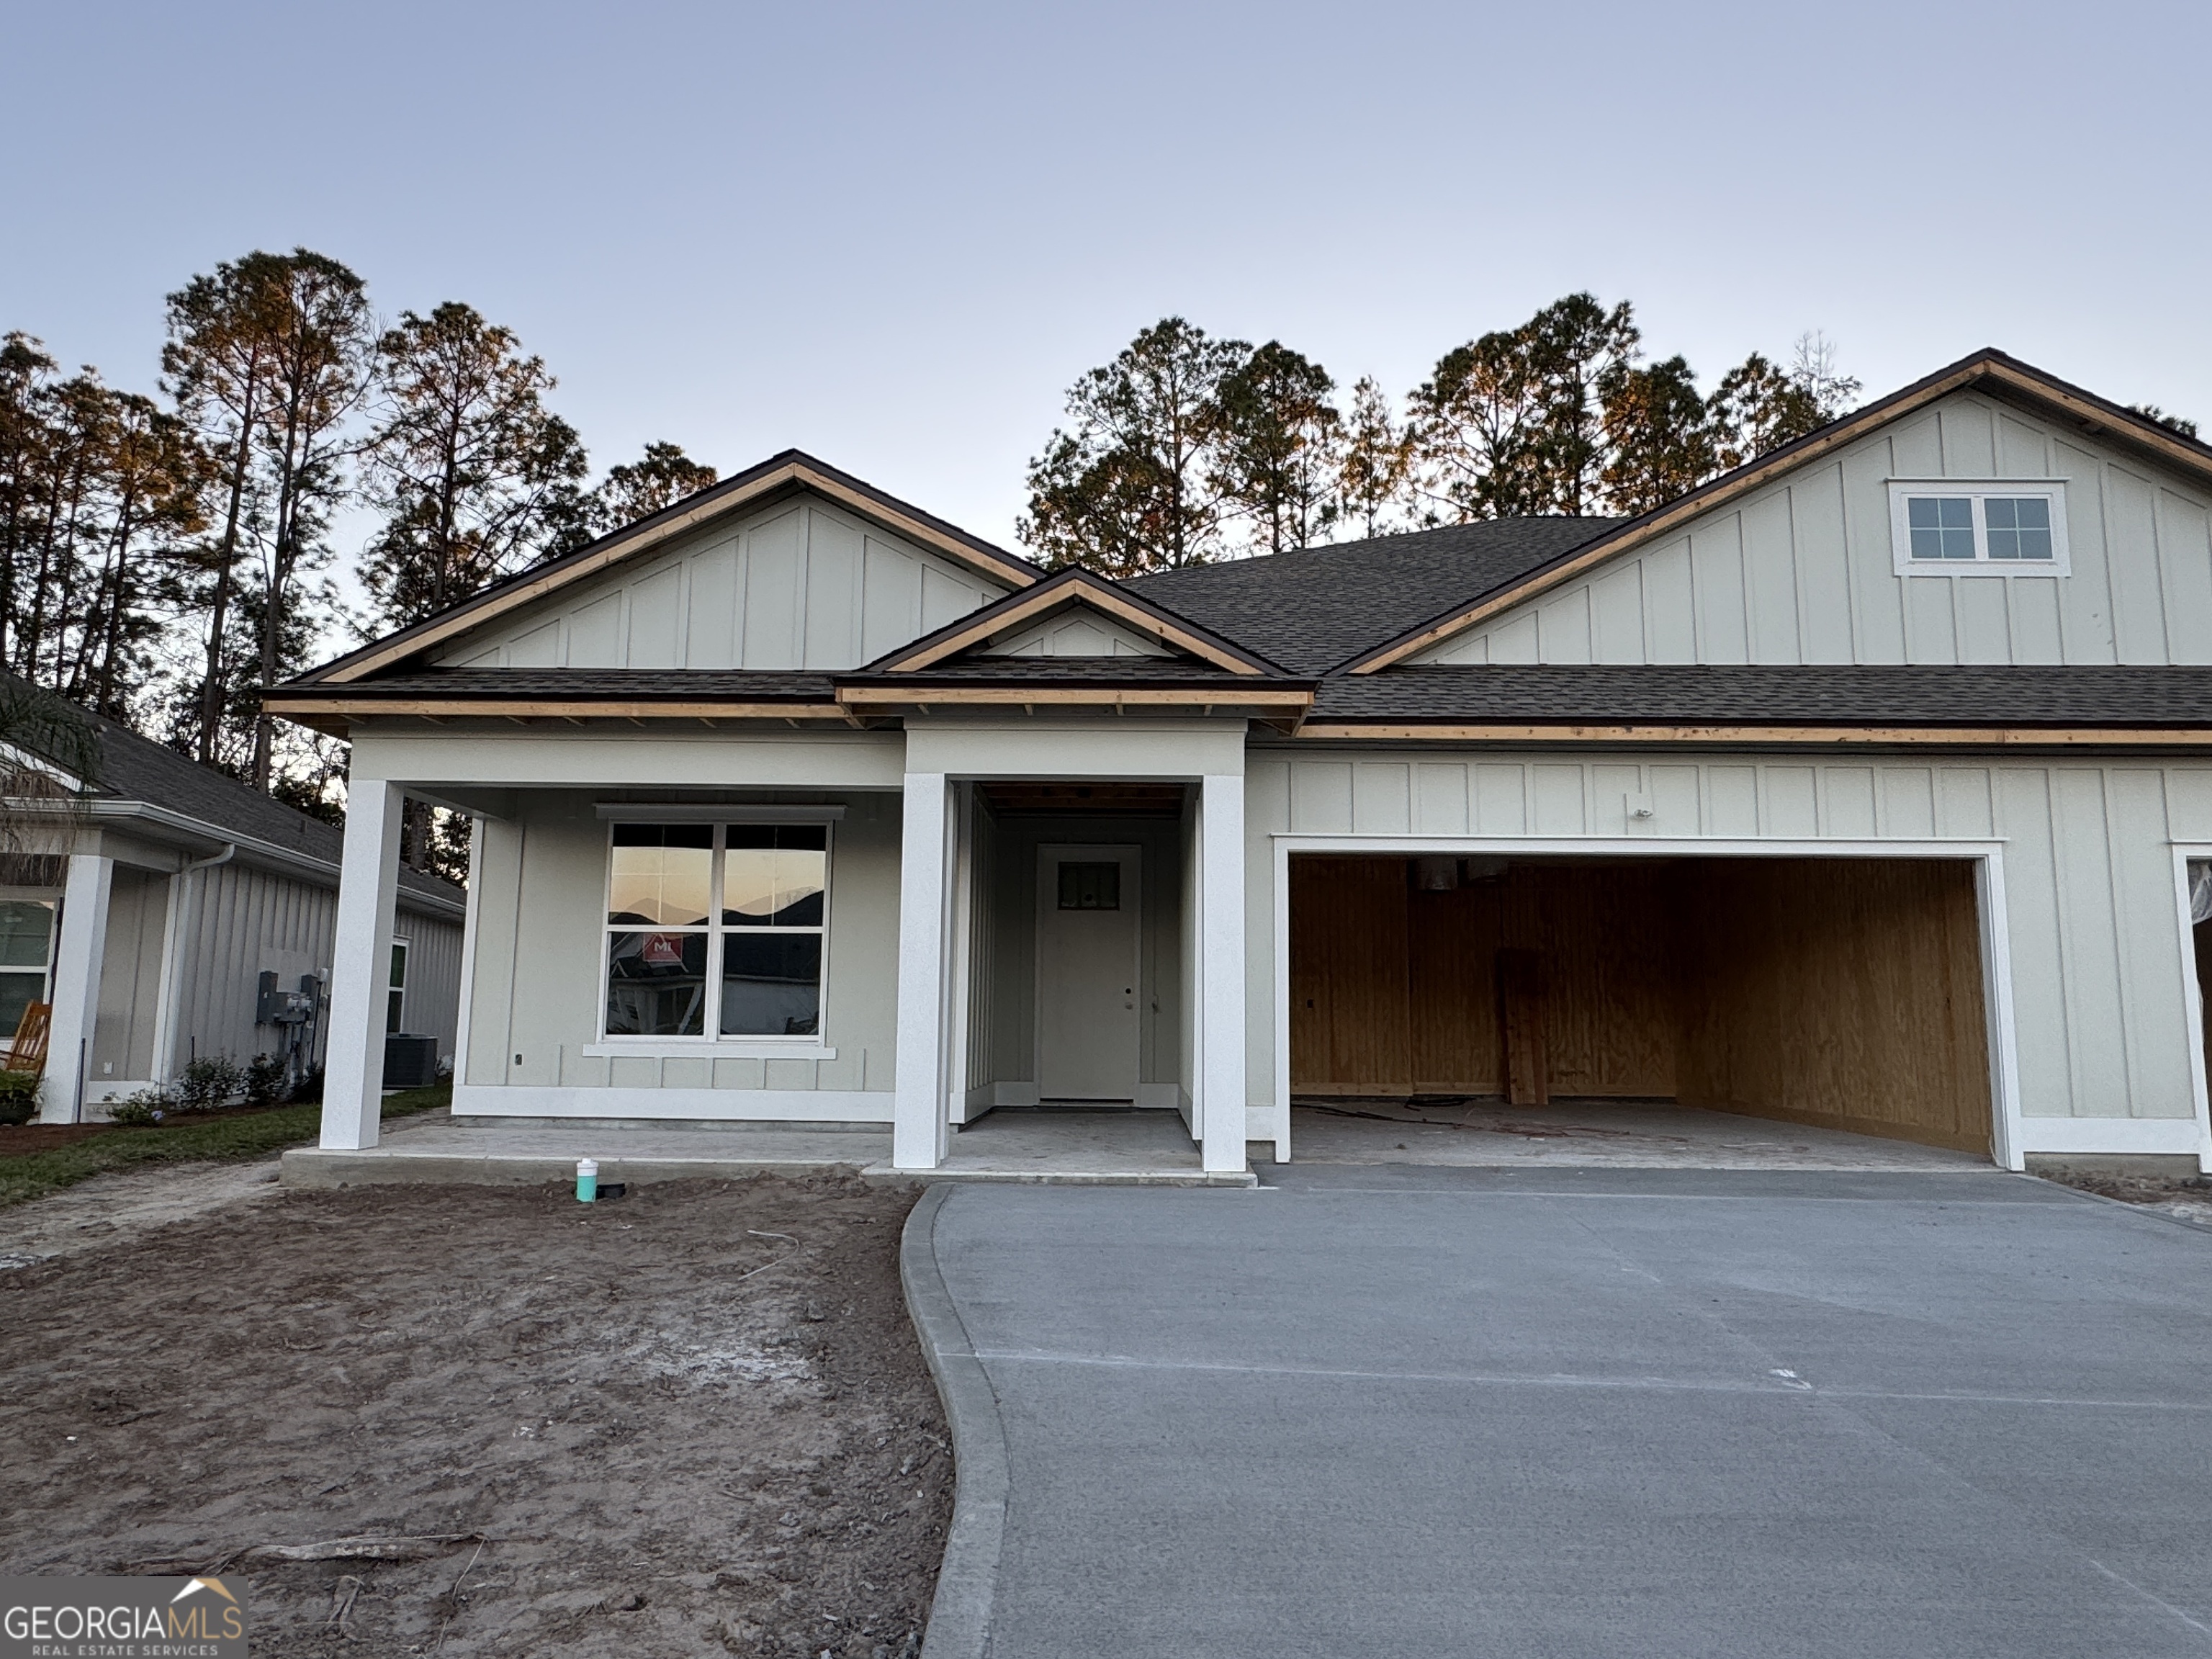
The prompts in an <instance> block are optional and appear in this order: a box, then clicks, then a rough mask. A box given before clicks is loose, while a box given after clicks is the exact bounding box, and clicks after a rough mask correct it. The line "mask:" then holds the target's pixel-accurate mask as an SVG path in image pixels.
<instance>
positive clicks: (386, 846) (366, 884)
mask: <svg viewBox="0 0 2212 1659" xmlns="http://www.w3.org/2000/svg"><path fill="white" fill-rule="evenodd" d="M402 799H403V793H402V791H401V789H400V787H399V786H398V784H396V783H391V782H387V781H385V780H384V779H382V778H356V779H355V780H353V781H351V782H350V783H349V785H348V786H347V789H346V823H345V854H344V862H343V865H342V866H341V867H340V869H339V872H338V921H337V939H336V942H335V943H334V944H333V945H331V1028H330V1038H329V1041H328V1042H327V1044H326V1045H325V1048H324V1060H323V1139H322V1144H323V1145H324V1146H330V1147H335V1148H338V1149H341V1150H346V1151H352V1150H356V1149H359V1148H361V1147H365V1146H375V1145H376V1136H377V1128H378V1123H379V1120H380V1117H381V1115H382V1106H383V1100H384V1018H385V1000H386V998H385V992H386V989H387V987H388V986H389V983H390V978H391V972H392V969H391V953H392V901H393V899H394V897H395V896H396V895H397V893H398V886H399V806H400V802H401V800H402Z"/></svg>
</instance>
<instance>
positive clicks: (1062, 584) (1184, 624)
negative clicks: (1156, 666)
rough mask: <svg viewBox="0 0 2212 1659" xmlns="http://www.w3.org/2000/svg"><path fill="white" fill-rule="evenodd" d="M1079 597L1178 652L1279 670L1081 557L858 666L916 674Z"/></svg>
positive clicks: (1276, 673)
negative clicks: (1078, 561)
mask: <svg viewBox="0 0 2212 1659" xmlns="http://www.w3.org/2000/svg"><path fill="white" fill-rule="evenodd" d="M1076 605H1080V606H1082V607H1084V608H1085V609H1088V610H1091V611H1096V612H1097V613H1098V614H1099V615H1101V616H1103V617H1108V618H1109V619H1110V620H1112V621H1114V622H1115V623H1120V624H1121V625H1122V626H1124V627H1127V628H1132V629H1135V630H1136V631H1137V632H1139V633H1141V634H1144V635H1148V636H1149V637H1151V638H1152V639H1154V640H1157V641H1159V642H1160V643H1161V644H1162V645H1164V646H1166V647H1168V648H1169V649H1170V650H1171V651H1173V652H1175V653H1177V654H1179V655H1182V656H1186V657H1195V658H1197V659H1199V660H1200V661H1202V662H1206V663H1210V664H1212V665H1213V666H1215V667H1217V668H1221V669H1225V670H1227V671H1229V672H1231V673H1232V674H1251V675H1262V676H1268V677H1280V676H1281V675H1282V674H1283V670H1282V669H1281V668H1279V667H1278V666H1277V665H1275V664H1274V663H1272V662H1270V661H1268V660H1267V658H1265V657H1263V656H1261V655H1260V654H1259V653H1257V652H1255V651H1252V650H1249V649H1247V648H1246V647H1243V646H1241V645H1238V644H1237V643H1236V642H1235V641H1232V640H1229V639H1226V638H1224V637H1223V636H1222V635H1218V634H1216V633H1214V632H1212V630H1211V629H1206V628H1205V627H1202V626H1200V624H1199V623H1194V622H1193V621H1191V620H1190V618H1188V617H1184V616H1182V615H1181V614H1179V613H1178V612H1176V611H1172V610H1170V608H1169V607H1167V606H1166V605H1161V604H1159V603H1158V601H1156V600H1153V599H1147V598H1146V597H1145V596H1144V595H1143V594H1141V593H1139V592H1136V591H1134V590H1133V588H1131V587H1129V586H1127V585H1126V584H1124V583H1121V582H1118V581H1116V580H1114V579H1113V578H1111V577H1109V576H1102V575H1100V574H1097V572H1096V571H1092V570H1085V569H1084V568H1082V567H1081V566H1079V565H1069V566H1066V567H1065V568H1061V569H1059V570H1056V571H1054V572H1053V574H1050V575H1049V576H1047V577H1045V578H1044V579H1043V580H1042V581H1039V582H1036V583H1034V584H1033V585H1031V586H1029V587H1027V588H1024V589H1022V590H1021V591H1019V592H1013V593H1009V594H1008V595H1006V598H1004V599H1000V600H999V601H998V602H997V603H995V604H993V605H985V606H984V607H983V608H982V609H981V610H980V611H969V613H968V614H967V615H966V616H964V617H960V618H958V619H957V621H954V622H951V623H946V624H945V626H944V627H943V628H940V629H938V630H937V631H936V632H935V633H933V634H925V635H922V637H921V638H920V639H918V640H914V641H909V642H908V643H907V644H905V645H902V646H901V647H898V649H897V650H896V651H893V652H891V653H889V654H888V655H885V656H883V657H879V658H878V659H876V660H875V661H873V662H872V663H869V664H868V665H866V666H865V667H864V668H863V669H862V670H861V672H862V673H866V674H913V673H919V672H921V671H923V670H925V669H928V668H932V667H934V666H936V665H939V664H940V663H943V662H945V660H946V659H949V658H951V657H956V656H958V655H960V654H961V653H963V652H967V651H970V650H973V649H975V647H979V646H981V645H983V644H985V643H987V641H990V640H992V639H993V638H994V637H996V636H997V635H1000V634H1003V633H1005V632H1006V631H1007V630H1008V629H1012V628H1016V627H1018V626H1020V625H1021V624H1022V623H1027V622H1032V621H1036V620H1039V619H1042V617H1046V616H1048V615H1050V614H1051V613H1053V612H1054V611H1062V610H1066V609H1067V608H1069V607H1071V606H1076Z"/></svg>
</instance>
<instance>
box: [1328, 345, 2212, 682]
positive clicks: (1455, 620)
mask: <svg viewBox="0 0 2212 1659" xmlns="http://www.w3.org/2000/svg"><path fill="white" fill-rule="evenodd" d="M1970 390H1988V391H1990V392H1994V393H1996V395H1997V396H1999V397H2001V398H2008V399H2012V400H2015V401H2018V402H2021V403H2025V404H2032V405H2033V406H2034V407H2035V408H2037V409H2038V410H2041V411H2043V412H2045V414H2048V415H2051V416H2056V417H2057V418H2059V419H2061V420H2063V421H2066V422H2069V423H2070V424H2072V425H2073V426H2075V428H2078V429H2081V430H2083V431H2087V432H2092V433H2095V434H2097V435H2100V436H2102V437H2106V438H2109V439H2113V440H2117V441H2120V442H2122V443H2124V444H2127V445H2129V446H2130V447H2133V448H2136V449H2137V450H2140V451H2142V452H2145V453H2149V454H2151V455H2153V456H2154V457H2156V458H2157V459H2160V460H2162V461H2164V462H2165V463H2166V465H2170V466H2172V467H2175V468H2177V469H2178V470H2179V471H2183V472H2185V473H2187V474H2189V475H2191V477H2195V478H2196V479H2197V481H2198V482H2199V483H2201V484H2203V485H2205V486H2207V487H2212V445H2208V444H2206V443H2204V442H2203V441H2199V440H2197V439H2195V438H2191V437H2187V436H2185V435H2183V434H2181V433H2179V432H2177V431H2175V430H2174V429H2173V428H2171V427H2168V426H2166V425H2165V424H2163V423H2162V422H2159V421H2156V420H2154V419H2153V418H2152V417H2150V416H2148V415H2145V414H2142V412H2141V411H2140V410H2133V409H2129V408H2125V407H2124V406H2123V405H2121V404H2116V403H2113V402H2112V401H2111V400H2110V399H2108V398H2100V397H2099V396H2098V395H2097V394H2096V393H2095V392H2089V391H2087V390H2085V389H2084V388H2082V387H2081V386H2075V385H2074V384H2073V383H2072V382H2071V381H2069V380H2060V379H2059V378H2058V377H2057V375H2055V374H2051V373H2050V372H2049V371H2048V370H2045V369H2041V368H2036V367H2035V366H2034V365H2033V364H2032V363H2028V362H2022V361H2021V359H2020V358H2017V357H2015V356H2011V355H2010V354H2009V353H2008V352H2005V351H2002V350H2000V349H1998V348H1997V347H1996V346H1984V347H1982V348H1980V349H1978V350H1976V351H1972V352H1970V353H1968V354H1967V355H1966V356H1964V357H1961V358H1960V359H1959V360H1958V361H1957V362H1953V363H1948V364H1947V365H1945V366H1944V367H1943V368H1939V369H1937V370H1936V372H1935V373H1934V374H1929V375H1925V376H1923V378H1922V379H1920V380H1915V381H1913V382H1912V383H1911V385H1910V386H1902V387H1899V389H1898V390H1897V391H1895V392H1891V393H1889V394H1888V395H1887V397H1883V398H1876V399H1875V401H1874V402H1872V403H1870V404H1866V405H1864V406H1863V407H1862V408H1859V409H1855V410H1851V411H1850V413H1849V414H1846V415H1842V416H1838V417H1837V418H1836V419H1835V420H1832V421H1831V422H1828V423H1827V424H1826V426H1823V427H1819V428H1815V429H1814V430H1813V431H1811V432H1808V433H1807V434H1805V435H1803V436H1802V437H1800V438H1796V439H1793V440H1791V441H1790V442H1789V443H1786V444H1784V445H1783V446H1781V447H1779V448H1778V449H1772V450H1769V451H1768V452H1767V453H1765V454H1764V455H1758V456H1754V457H1753V458H1752V459H1750V460H1749V461H1747V462H1746V463H1745V464H1744V465H1741V466H1740V467H1737V468H1735V470H1734V471H1729V472H1723V473H1722V474H1721V475H1720V476H1719V477H1716V478H1712V479H1709V480H1708V481H1707V482H1705V483H1702V484H1700V485H1699V486H1698V487H1697V488H1696V489H1692V490H1691V491H1690V492H1689V493H1688V494H1686V495H1680V496H1677V497H1676V498H1675V499H1674V500H1673V501H1668V502H1666V503H1664V504H1663V505H1662V506H1660V507H1655V508H1653V509H1652V510H1651V511H1650V512H1649V513H1644V514H1642V515H1641V516H1640V517H1638V518H1633V519H1629V520H1622V521H1618V522H1616V523H1615V525H1614V526H1613V527H1612V528H1611V529H1609V530H1607V531H1606V532H1604V533H1602V534H1601V535H1597V536H1595V537H1594V538H1591V539H1589V540H1588V541H1585V542H1583V544H1581V545H1579V546H1577V547H1573V548H1570V549H1566V550H1563V551H1562V552H1561V553H1560V554H1559V556H1556V557H1554V558H1553V559H1551V560H1549V561H1547V562H1546V563H1544V564H1542V565H1540V566H1537V567H1535V568H1532V569H1530V570H1528V571H1527V572H1525V573H1523V574H1521V575H1519V576H1516V578H1515V579H1514V580H1511V581H1510V582H1507V583H1505V584H1504V585H1503V586H1498V587H1496V588H1493V589H1492V591H1490V592H1487V593H1485V594H1482V595H1480V597H1479V598H1477V599H1474V600H1473V601H1471V602H1469V603H1468V604H1465V605H1458V606H1455V607H1454V608H1453V609H1452V610H1450V611H1444V612H1442V613H1440V614H1438V615H1436V616H1434V617H1431V618H1430V619H1429V620H1428V621H1426V622H1424V623H1419V624H1417V625H1416V626H1414V627H1413V628H1411V629H1407V630H1406V631H1405V632H1404V633H1401V634H1400V635H1397V636H1396V637H1395V638H1394V639H1391V640H1387V641H1384V642H1383V643H1382V644H1381V645H1378V646H1376V647H1374V648H1373V649H1371V650H1370V651H1367V652H1365V653H1362V654H1361V655H1360V656H1358V657H1356V658H1354V659H1352V660H1350V661H1348V662H1346V664H1345V665H1344V671H1346V672H1347V673H1352V674H1371V673H1373V672H1374V671H1376V670H1377V669H1381V668H1387V667H1389V666H1390V665H1392V664H1394V663H1399V662H1403V661H1404V660H1405V659H1407V658H1408V657H1410V656H1412V655H1413V654H1414V653H1417V652H1419V651H1422V650H1424V649H1426V648H1427V647H1430V646H1431V645H1434V644H1436V643H1437V642H1438V641H1443V640H1445V639H1448V638H1449V637H1450V636H1451V635H1455V634H1457V633H1460V632H1462V631H1463V630H1465V629H1468V628H1471V627H1473V626H1474V625H1475V624H1476V623H1479V622H1482V621H1485V620H1487V619H1488V618H1489V617H1492V616H1495V615H1496V614H1497V613H1498V611H1502V610H1504V609H1505V608H1506V607H1507V606H1508V605H1519V604H1521V603H1522V602H1523V601H1525V600H1528V599H1534V597H1536V596H1537V595H1538V594H1540V593H1543V592H1548V591H1549V590H1550V589H1552V588H1553V587H1556V586H1559V584H1560V583H1562V582H1565V581H1568V580H1572V579H1573V578H1574V577H1576V576H1577V575H1580V574H1582V573H1583V572H1584V571H1586V570H1588V569H1589V568H1592V567H1593V566H1595V565H1597V564H1600V563H1602V562H1606V561H1607V560H1610V559H1614V558H1618V557H1620V556H1623V555H1625V554H1626V553H1627V552H1629V551H1630V550H1632V549H1635V548H1638V547H1642V546H1644V545H1646V544H1649V543H1650V542H1652V541H1655V540H1656V539H1657V538H1660V537H1661V536H1663V535H1667V534H1670V533H1672V532H1674V530H1676V529H1677V528H1679V527H1680V526H1681V525H1683V524H1685V523H1686V522H1687V521H1688V520H1691V519H1692V518H1695V517H1697V516H1699V515H1700V514H1702V513H1709V512H1711V511H1712V510H1714V509H1715V508H1717V507H1722V506H1724V505H1725V504H1727V503H1728V502H1729V501H1735V500H1737V499H1739V498H1741V496H1744V495H1748V494H1749V493H1750V492H1751V491H1753V490H1754V489H1759V488H1761V487H1763V486H1764V485H1765V484H1767V483H1771V482H1772V481H1773V480H1774V479H1776V478H1778V477H1781V476H1782V475H1783V474H1784V473H1786V472H1790V471H1794V470H1796V468H1798V467H1800V466H1802V465H1808V463H1810V462H1812V461H1814V460H1816V459H1820V457H1821V456H1824V455H1826V454H1828V453H1832V451H1834V450H1836V449H1838V448H1840V447H1843V446H1844V445H1845V444H1849V443H1852V442H1856V441H1857V440H1858V439H1860V438H1862V437H1864V436H1865V435H1867V434H1868V433H1869V432H1872V431H1874V430H1875V428H1879V427H1881V426H1885V425H1887V424H1888V423H1890V422H1893V421H1898V420H1901V419H1903V418H1904V417H1905V416H1908V415H1911V414H1912V413H1914V412H1915V411H1917V410H1921V409H1924V408H1926V407H1927V406H1928V405H1929V404H1933V403H1935V402H1936V400H1938V399H1939V398H1946V397H1948V396H1950V395H1951V394H1952V393H1954V392H1965V391H1970Z"/></svg>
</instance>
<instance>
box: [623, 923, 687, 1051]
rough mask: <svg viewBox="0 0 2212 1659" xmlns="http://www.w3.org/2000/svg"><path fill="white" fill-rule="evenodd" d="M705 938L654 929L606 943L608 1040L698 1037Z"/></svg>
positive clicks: (624, 934)
mask: <svg viewBox="0 0 2212 1659" xmlns="http://www.w3.org/2000/svg"><path fill="white" fill-rule="evenodd" d="M706 1016H707V935H706V933H705V931H704V930H703V929H700V930H692V931H686V932H676V931H672V930H665V929H658V930H655V931H653V932H652V933H633V932H623V933H615V934H613V935H611V937H610V938H609V939H608V941H607V1035H608V1036H704V1035H705V1034H706V1029H707V1025H706Z"/></svg>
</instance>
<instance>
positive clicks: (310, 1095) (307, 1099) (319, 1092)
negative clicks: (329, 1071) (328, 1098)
mask: <svg viewBox="0 0 2212 1659" xmlns="http://www.w3.org/2000/svg"><path fill="white" fill-rule="evenodd" d="M322 1098H323V1068H322V1067H321V1066H309V1067H308V1068H307V1074H306V1075H305V1076H303V1077H302V1078H301V1079H300V1080H299V1081H298V1082H297V1083H295V1084H294V1085H292V1103H293V1104H294V1105H295V1106H315V1105H319V1104H321V1103H322Z"/></svg>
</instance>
